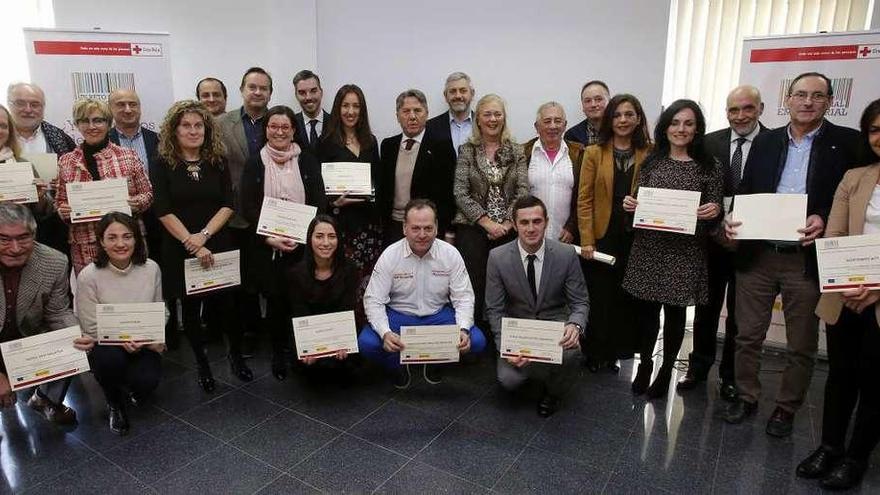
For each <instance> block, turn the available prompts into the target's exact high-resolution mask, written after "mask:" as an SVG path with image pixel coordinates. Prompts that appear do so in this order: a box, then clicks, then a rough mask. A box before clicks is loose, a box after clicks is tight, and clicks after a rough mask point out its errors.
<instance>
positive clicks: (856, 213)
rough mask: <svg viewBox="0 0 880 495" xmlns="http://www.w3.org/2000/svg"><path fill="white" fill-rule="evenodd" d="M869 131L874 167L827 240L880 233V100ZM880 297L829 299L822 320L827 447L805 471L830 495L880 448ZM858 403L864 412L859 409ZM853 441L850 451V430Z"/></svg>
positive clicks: (857, 173)
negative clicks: (825, 351)
mask: <svg viewBox="0 0 880 495" xmlns="http://www.w3.org/2000/svg"><path fill="white" fill-rule="evenodd" d="M860 127H861V131H862V136H863V139H864V143H865V148H866V158H868V159H869V160H870V162H872V163H873V165H870V166H867V167H859V168H854V169H852V170H849V171H848V172H847V173H846V175H844V176H843V179H842V180H841V181H840V185H839V186H838V187H837V192H836V193H835V195H834V203H833V205H832V207H831V214H830V215H829V216H828V226H827V227H826V229H825V236H826V237H843V236H848V235H861V234H880V100H874V101H873V102H871V103H870V104H869V105H868V107H867V108H865V111H864V113H863V114H862V119H861V126H860ZM878 301H880V290H872V291H869V290H867V289H866V288H865V287H864V286H863V287H859V288H858V289H853V290H849V291H847V292H843V293H826V294H822V298H821V299H819V305H818V306H817V307H816V314H817V315H818V316H819V317H820V318H821V319H822V320H824V321H825V323H826V337H827V341H828V379H827V381H826V382H825V411H824V414H823V419H822V443H821V445H820V446H819V448H818V449H816V450H815V451H814V452H813V453H812V454H810V455H809V457H807V458H806V459H804V461H803V462H801V463H800V465H798V467H797V475H798V476H800V477H803V478H818V479H820V482H819V483H820V485H821V486H822V487H823V488H828V489H848V488H853V487H855V486H856V485H858V484H859V483H860V482H861V480H862V476H863V475H864V474H865V470H866V469H867V468H868V459H869V458H870V457H871V453H872V452H873V451H874V449H875V448H876V447H877V442H878V441H880V388H878V385H877V379H878V376H880V328H878V325H880V304H878ZM857 401H858V408H856V402H857ZM854 409H855V419H854V420H853V421H852V423H853V427H852V436H851V437H850V441H849V448H846V446H845V445H846V431H847V429H848V428H849V426H850V423H851V421H850V417H851V416H852V413H853V410H854Z"/></svg>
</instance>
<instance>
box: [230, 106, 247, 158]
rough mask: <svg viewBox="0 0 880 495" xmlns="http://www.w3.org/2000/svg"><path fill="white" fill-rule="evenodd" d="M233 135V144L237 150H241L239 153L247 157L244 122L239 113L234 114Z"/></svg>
mask: <svg viewBox="0 0 880 495" xmlns="http://www.w3.org/2000/svg"><path fill="white" fill-rule="evenodd" d="M232 135H233V136H235V144H237V145H238V150H239V151H240V152H241V155H242V156H243V157H244V158H245V159H247V157H248V145H247V136H245V135H244V122H243V121H242V116H241V113H237V114H235V121H234V125H233V133H232Z"/></svg>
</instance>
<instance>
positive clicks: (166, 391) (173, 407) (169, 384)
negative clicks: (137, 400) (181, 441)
mask: <svg viewBox="0 0 880 495" xmlns="http://www.w3.org/2000/svg"><path fill="white" fill-rule="evenodd" d="M197 377H198V374H197V373H196V372H195V371H188V372H186V373H184V374H183V375H181V376H180V377H178V378H175V379H173V380H163V381H162V382H161V383H159V387H158V388H157V389H156V392H155V393H154V397H155V402H154V404H155V405H156V407H159V408H160V409H162V410H163V411H166V412H168V413H169V414H173V415H179V414H183V413H185V412H186V411H189V410H192V409H195V408H196V407H198V406H199V405H201V404H204V403H206V402H208V401H211V400H214V399H216V398H217V397H220V396H221V395H223V394H225V393H227V392H229V391H231V390H232V386H230V385H229V384H228V383H226V382H224V381H222V380H216V384H217V388H216V389H215V390H214V391H213V392H211V393H208V392H205V391H204V390H202V388H201V387H199V384H198V382H197V381H196V380H197Z"/></svg>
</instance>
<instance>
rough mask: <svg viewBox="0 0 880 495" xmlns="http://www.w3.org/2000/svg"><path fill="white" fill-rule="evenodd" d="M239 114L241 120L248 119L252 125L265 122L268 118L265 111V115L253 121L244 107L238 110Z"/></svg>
mask: <svg viewBox="0 0 880 495" xmlns="http://www.w3.org/2000/svg"><path fill="white" fill-rule="evenodd" d="M238 112H239V114H240V115H241V120H244V119H247V120H248V121H249V122H250V123H251V124H256V123H257V122H259V121H261V120H263V117H265V116H266V110H263V113H262V114H260V116H259V117H257V118H256V119H252V118H251V116H250V115H249V114H248V113H247V112H245V111H244V105H242V106H241V108H239V109H238Z"/></svg>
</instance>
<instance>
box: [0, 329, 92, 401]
mask: <svg viewBox="0 0 880 495" xmlns="http://www.w3.org/2000/svg"><path fill="white" fill-rule="evenodd" d="M80 336H82V332H81V331H80V328H79V325H75V326H72V327H67V328H63V329H61V330H55V331H54V332H46V333H41V334H38V335H32V336H30V337H24V338H21V339H18V340H11V341H9V342H3V343H2V344H0V351H2V352H3V363H4V364H5V365H6V376H7V377H8V378H9V385H10V386H11V387H12V391H13V392H15V391H16V390H21V389H24V388H28V387H33V386H35V385H40V384H42V383H49V382H54V381H55V380H60V379H62V378H66V377H68V376H73V375H78V374H80V373H84V372H86V371H89V369H90V368H89V360H88V358H87V357H86V353H85V352H83V351H80V350H78V349H76V348H74V346H73V341H74V340H75V339H77V338H79V337H80Z"/></svg>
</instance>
